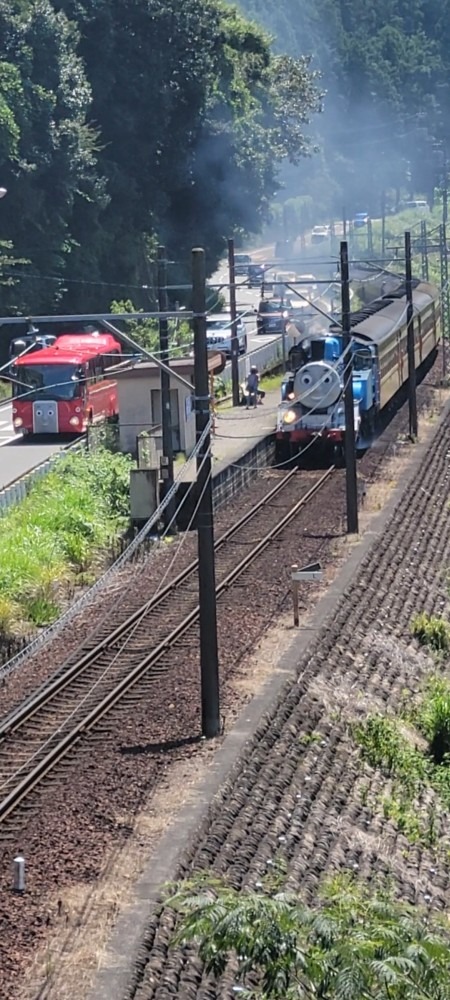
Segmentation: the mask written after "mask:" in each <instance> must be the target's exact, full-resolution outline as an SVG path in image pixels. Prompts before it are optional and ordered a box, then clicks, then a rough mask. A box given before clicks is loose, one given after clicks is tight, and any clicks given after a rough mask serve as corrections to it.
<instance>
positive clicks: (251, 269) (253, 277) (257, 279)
mask: <svg viewBox="0 0 450 1000" xmlns="http://www.w3.org/2000/svg"><path fill="white" fill-rule="evenodd" d="M247 274H248V283H249V287H250V288H257V287H258V286H259V285H262V283H263V281H264V267H263V265H262V264H249V265H248V271H247Z"/></svg>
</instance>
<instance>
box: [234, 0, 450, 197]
mask: <svg viewBox="0 0 450 1000" xmlns="http://www.w3.org/2000/svg"><path fill="white" fill-rule="evenodd" d="M240 2H241V6H242V9H243V10H244V11H245V12H246V13H247V14H249V15H250V16H252V17H254V18H256V19H257V20H258V21H259V22H260V23H261V24H263V25H264V27H266V28H267V30H269V31H271V32H273V34H274V36H275V40H274V45H275V47H276V49H277V50H283V49H285V50H286V51H288V52H289V53H290V54H292V55H294V56H295V55H297V54H298V53H302V54H305V53H312V54H313V55H314V62H313V65H314V66H316V67H317V68H319V69H320V70H321V71H322V72H323V80H324V87H325V89H326V97H325V101H324V105H325V114H324V116H323V118H321V119H318V120H317V122H316V128H317V140H318V144H319V146H320V147H321V148H322V150H323V156H322V160H321V161H313V162H312V163H308V162H305V163H304V164H303V165H302V168H301V170H300V171H298V172H296V173H295V174H292V173H291V174H288V175H287V184H288V187H289V193H290V194H292V195H293V194H294V193H295V194H296V195H299V194H301V195H308V194H313V195H314V197H315V200H316V204H317V206H318V207H319V209H320V208H323V209H324V210H326V211H328V212H336V210H338V211H339V212H340V211H341V209H342V205H343V204H344V203H345V202H347V207H348V208H349V210H350V211H357V210H358V209H359V210H365V209H367V210H368V211H370V212H371V213H372V214H375V213H376V214H379V213H380V198H381V192H382V190H383V189H386V188H387V189H389V188H391V189H400V188H403V189H405V191H406V192H409V193H410V196H411V197H412V196H413V192H414V190H416V191H418V192H421V193H422V194H426V195H428V196H429V197H430V198H432V196H433V189H434V186H435V185H437V186H438V185H440V184H441V183H442V180H443V171H444V169H445V164H444V158H443V148H442V141H443V140H445V141H446V142H447V143H448V141H449V140H450V117H449V113H450V102H449V97H450V91H449V84H450V46H449V32H450V29H449V24H450V19H449V14H450V2H449V0H442V2H438V0H408V2H407V0H377V3H373V0H279V2H278V3H277V4H273V3H272V2H271V0H240Z"/></svg>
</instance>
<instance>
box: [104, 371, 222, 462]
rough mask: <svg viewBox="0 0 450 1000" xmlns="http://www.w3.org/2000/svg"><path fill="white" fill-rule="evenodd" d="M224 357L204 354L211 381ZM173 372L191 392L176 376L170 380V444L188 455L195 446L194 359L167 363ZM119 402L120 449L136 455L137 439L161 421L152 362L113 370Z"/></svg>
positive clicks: (158, 387)
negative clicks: (188, 384) (114, 371)
mask: <svg viewBox="0 0 450 1000" xmlns="http://www.w3.org/2000/svg"><path fill="white" fill-rule="evenodd" d="M224 362H225V359H224V357H223V355H221V354H217V353H214V354H213V353H212V352H211V353H210V354H208V371H209V374H210V378H211V381H212V379H213V378H214V375H215V374H219V373H220V372H221V371H222V370H223V368H224ZM170 368H171V370H172V371H173V372H176V373H177V374H178V375H181V376H182V378H184V379H186V381H187V382H190V383H191V385H192V392H190V390H189V389H188V387H187V386H184V385H183V384H182V383H181V382H179V381H178V379H175V378H173V377H172V376H171V379H170V408H171V423H172V447H173V450H174V452H179V451H183V452H185V454H186V456H187V457H189V455H190V454H191V452H192V451H193V450H194V447H195V411H194V400H193V396H194V359H193V358H177V359H173V360H171V362H170ZM115 374H116V377H117V393H118V403H119V432H120V450H121V451H124V452H131V454H133V455H136V452H137V438H138V436H139V434H141V433H142V431H150V430H152V429H153V428H156V427H158V426H160V425H161V423H162V411H161V370H160V368H159V367H158V365H156V364H155V363H154V362H153V361H140V362H138V363H137V364H135V365H131V366H130V367H129V368H124V369H122V370H121V371H117V372H116V373H115Z"/></svg>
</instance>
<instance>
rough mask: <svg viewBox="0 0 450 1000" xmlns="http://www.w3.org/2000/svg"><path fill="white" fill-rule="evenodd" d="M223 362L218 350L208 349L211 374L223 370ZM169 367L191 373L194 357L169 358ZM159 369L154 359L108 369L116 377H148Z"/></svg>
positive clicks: (224, 360)
mask: <svg viewBox="0 0 450 1000" xmlns="http://www.w3.org/2000/svg"><path fill="white" fill-rule="evenodd" d="M225 362H226V358H225V357H224V355H223V354H221V353H220V352H219V351H208V371H209V373H210V374H211V375H212V374H215V373H218V372H221V371H223V368H224V367H225ZM170 368H171V369H172V370H173V371H174V372H177V373H178V374H179V375H184V376H187V375H193V374H194V358H171V361H170ZM159 371H160V368H159V365H157V364H155V362H154V361H137V362H136V363H134V364H131V365H128V366H127V367H126V368H124V367H122V368H121V370H120V371H119V370H117V371H115V370H114V369H110V374H114V376H115V377H116V376H117V378H124V377H125V376H126V377H127V378H148V376H149V375H153V374H157V373H158V372H159Z"/></svg>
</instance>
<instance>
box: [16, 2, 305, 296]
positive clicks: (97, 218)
mask: <svg viewBox="0 0 450 1000" xmlns="http://www.w3.org/2000/svg"><path fill="white" fill-rule="evenodd" d="M319 107H320V97H319V92H318V89H317V86H316V81H315V78H314V74H313V73H312V72H311V71H310V70H309V66H308V60H305V59H302V58H299V59H298V60H294V59H292V58H289V59H286V58H280V57H279V56H277V55H275V54H274V53H273V52H272V51H271V49H270V42H269V39H268V37H267V35H266V34H265V33H264V32H263V30H262V29H260V28H259V27H257V26H256V25H252V24H250V23H248V22H247V21H245V20H244V18H243V17H242V16H241V15H240V14H239V13H238V12H237V9H236V8H232V7H229V6H227V5H226V4H224V3H222V2H220V0H61V2H57V0H55V2H53V3H52V2H51V0H21V2H20V4H18V3H17V2H16V0H0V186H1V187H5V188H6V189H7V196H6V197H4V198H3V199H2V201H1V203H0V239H2V240H3V241H4V243H3V245H2V244H0V282H1V283H2V284H3V289H2V312H4V311H5V309H7V310H10V311H11V312H13V313H17V312H25V314H27V311H32V312H33V313H34V314H35V315H36V314H38V313H39V312H40V311H42V310H46V309H49V308H56V307H58V308H59V311H66V312H67V311H68V310H69V309H78V310H81V311H84V312H86V311H88V310H89V309H91V308H95V310H96V311H98V310H99V309H100V307H106V306H108V305H109V303H110V302H111V300H112V299H117V300H122V299H128V298H132V299H133V301H134V302H135V305H136V306H137V307H138V308H147V309H148V306H149V291H148V289H149V288H150V297H151V286H152V281H153V278H154V272H153V269H152V267H151V262H152V261H153V260H154V257H155V245H156V242H157V241H158V240H159V241H163V242H164V243H166V244H167V246H168V248H169V251H170V254H171V258H172V259H174V260H175V261H176V262H179V263H180V264H181V267H183V266H186V265H188V264H189V253H190V249H191V247H192V246H193V245H197V246H198V245H200V246H204V247H205V248H206V251H207V254H208V265H209V270H211V269H212V268H213V266H214V264H215V263H216V260H217V257H218V255H219V254H220V253H221V252H222V250H223V246H224V237H226V236H228V235H229V234H230V231H232V230H234V231H235V232H236V233H239V232H243V231H249V230H257V229H258V227H259V226H260V224H261V222H262V221H263V220H264V218H265V216H266V214H267V206H268V203H269V201H270V199H271V198H272V196H273V192H274V190H275V189H276V186H277V181H276V176H277V164H278V162H280V161H282V160H283V159H284V158H288V159H290V160H291V161H293V162H294V161H297V160H298V159H299V158H300V157H301V156H302V155H303V154H304V153H306V152H307V150H308V148H309V143H308V138H307V132H305V129H307V123H308V120H309V118H310V116H311V115H313V114H314V112H315V111H316V110H318V109H319ZM23 261H28V263H23ZM174 273H176V270H175V269H173V270H172V273H171V277H172V278H173V275H174ZM142 286H144V287H142Z"/></svg>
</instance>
